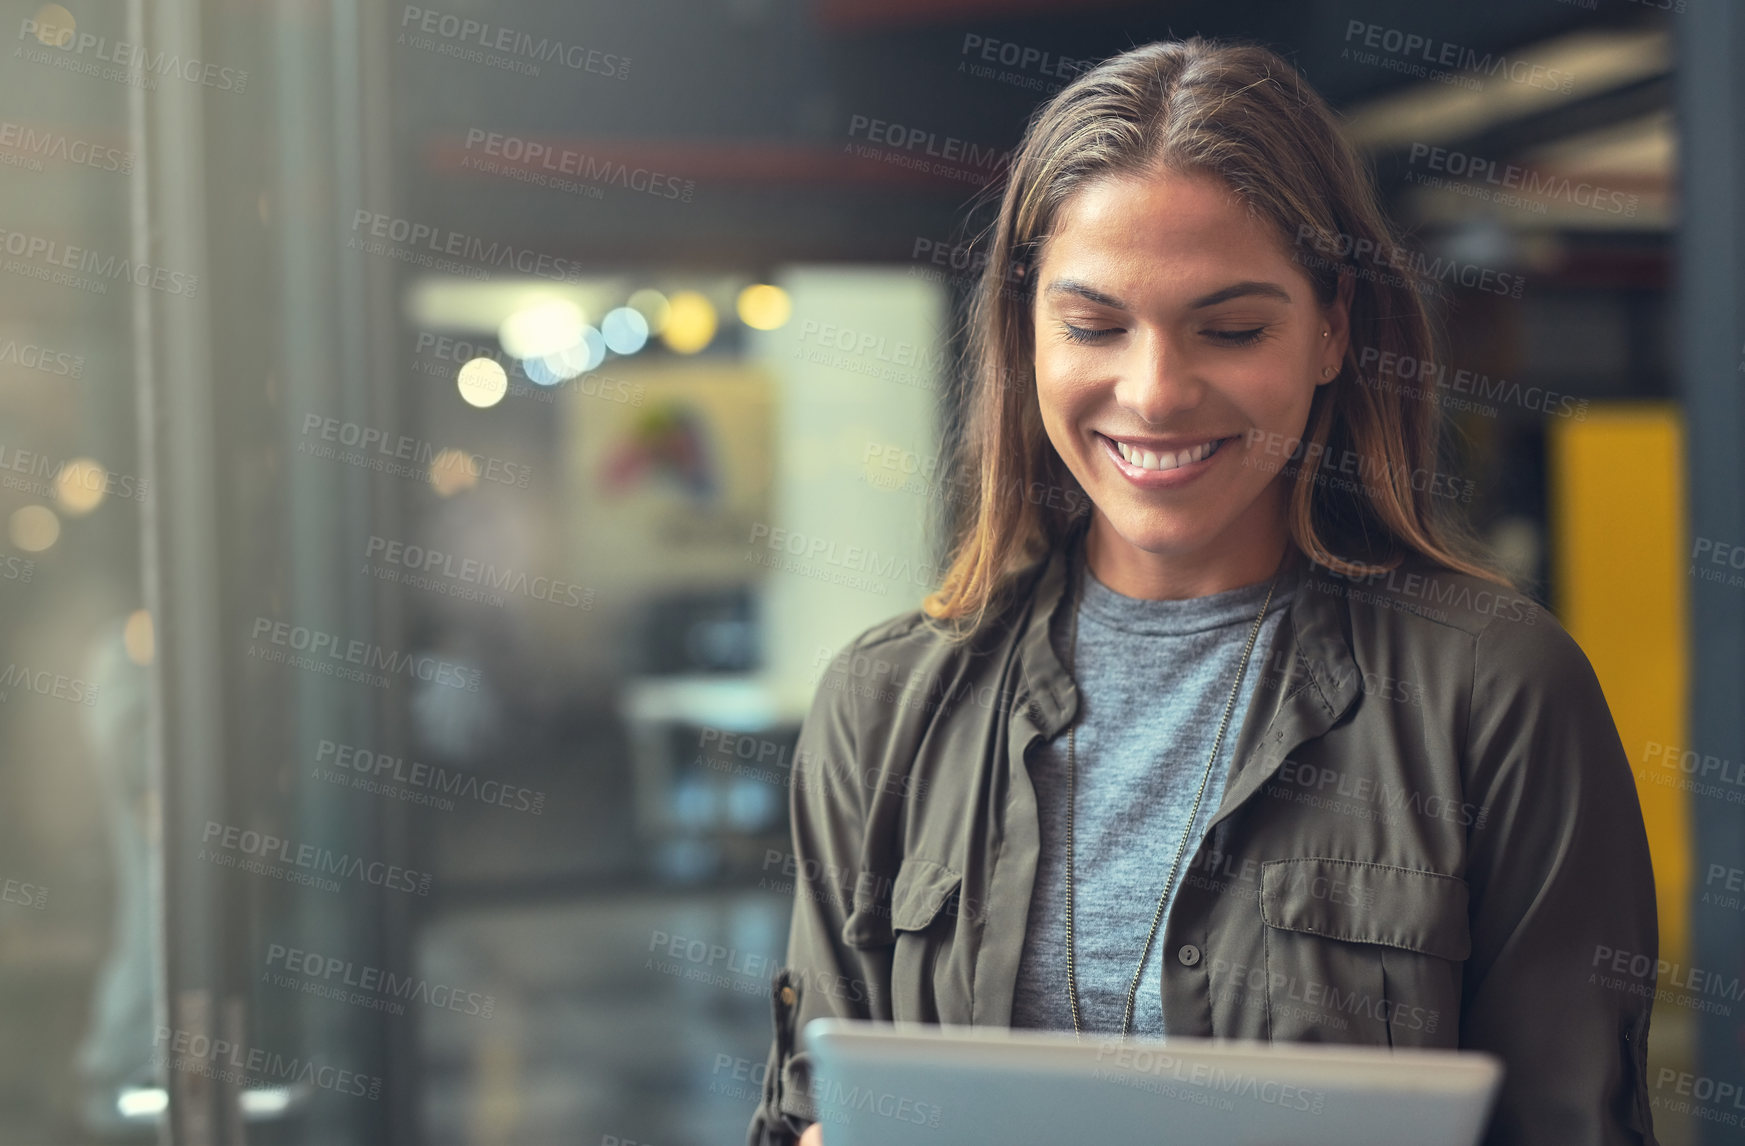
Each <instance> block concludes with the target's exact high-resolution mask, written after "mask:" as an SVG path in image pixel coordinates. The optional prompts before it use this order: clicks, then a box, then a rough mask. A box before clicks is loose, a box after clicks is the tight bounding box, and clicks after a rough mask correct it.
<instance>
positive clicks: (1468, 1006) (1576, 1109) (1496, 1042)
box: [1460, 611, 1659, 1146]
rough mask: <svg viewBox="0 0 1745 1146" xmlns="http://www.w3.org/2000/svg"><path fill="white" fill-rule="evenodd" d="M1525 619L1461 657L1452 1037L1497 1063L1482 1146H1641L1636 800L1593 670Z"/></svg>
mask: <svg viewBox="0 0 1745 1146" xmlns="http://www.w3.org/2000/svg"><path fill="white" fill-rule="evenodd" d="M1536 612H1537V618H1538V620H1537V623H1531V624H1530V623H1525V622H1523V621H1522V620H1519V619H1504V618H1502V617H1493V618H1492V620H1491V621H1490V622H1489V624H1488V625H1487V626H1486V627H1485V628H1484V629H1483V630H1482V631H1481V633H1480V635H1479V637H1478V639H1477V643H1476V650H1475V654H1474V664H1473V679H1472V687H1471V693H1470V697H1471V699H1470V708H1469V709H1468V714H1467V738H1466V746H1465V753H1466V757H1465V762H1464V763H1465V768H1466V777H1465V779H1466V782H1467V791H1468V799H1470V800H1472V801H1473V802H1474V803H1477V804H1478V805H1479V806H1480V808H1481V809H1482V812H1481V817H1480V818H1481V820H1482V823H1483V826H1482V827H1480V826H1477V825H1475V826H1474V827H1473V828H1472V829H1471V830H1470V835H1469V847H1468V865H1467V866H1468V870H1467V875H1466V878H1467V881H1468V883H1469V885H1470V888H1471V891H1472V902H1471V908H1470V911H1471V926H1472V953H1471V956H1470V958H1469V959H1468V961H1467V963H1466V967H1465V984H1464V992H1463V997H1462V1004H1461V1012H1462V1013H1461V1031H1460V1042H1461V1045H1462V1046H1463V1047H1466V1048H1472V1049H1478V1050H1485V1051H1489V1052H1491V1053H1493V1054H1495V1055H1497V1056H1498V1057H1500V1058H1501V1059H1502V1061H1503V1065H1504V1068H1505V1076H1504V1079H1503V1084H1502V1089H1501V1091H1500V1094H1499V1097H1498V1101H1497V1106H1496V1109H1495V1112H1494V1114H1493V1116H1492V1119H1491V1123H1490V1131H1489V1133H1488V1135H1487V1137H1486V1138H1485V1140H1484V1141H1485V1146H1536V1144H1539V1143H1546V1142H1559V1143H1567V1144H1569V1146H1657V1143H1656V1141H1655V1138H1654V1132H1653V1115H1652V1112H1651V1110H1650V1106H1649V1094H1648V1088H1647V1061H1646V1056H1647V1050H1648V1046H1647V1044H1648V1017H1649V1011H1650V1009H1651V1007H1652V1004H1653V996H1654V989H1655V966H1656V960H1657V959H1658V953H1659V931H1658V927H1657V923H1656V916H1655V898H1654V879H1653V872H1652V869H1651V866H1650V862H1649V853H1648V837H1647V832H1646V830H1645V829H1644V826H1643V821H1642V809H1641V804H1640V802H1639V801H1638V799H1637V795H1636V786H1635V780H1634V777H1633V776H1632V774H1631V771H1630V766H1629V760H1628V757H1627V755H1626V753H1625V751H1624V748H1623V744H1622V743H1621V741H1620V740H1619V737H1618V730H1617V726H1616V725H1615V724H1614V723H1613V720H1612V715H1611V710H1610V709H1609V708H1608V707H1607V705H1606V698H1605V695H1604V693H1603V692H1602V691H1601V689H1600V683H1599V680H1598V678H1597V677H1596V676H1595V675H1594V671H1593V666H1592V665H1591V664H1590V663H1589V661H1588V659H1587V656H1586V654H1584V653H1583V652H1582V651H1581V648H1580V646H1578V645H1577V644H1576V642H1575V640H1574V638H1572V637H1571V636H1570V635H1569V634H1568V633H1567V632H1566V631H1564V629H1563V627H1562V626H1561V625H1559V624H1558V623H1557V621H1556V620H1555V619H1554V618H1553V617H1551V615H1550V614H1549V613H1545V612H1542V611H1536ZM1618 968H1623V970H1622V971H1619V970H1618Z"/></svg>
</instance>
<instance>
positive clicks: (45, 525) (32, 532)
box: [6, 505, 61, 553]
mask: <svg viewBox="0 0 1745 1146" xmlns="http://www.w3.org/2000/svg"><path fill="white" fill-rule="evenodd" d="M6 532H7V533H8V535H10V536H11V538H12V544H14V545H16V546H18V548H20V549H22V550H24V551H25V552H26V553H41V552H42V551H43V550H44V549H47V548H48V547H49V546H51V545H53V544H54V543H55V542H56V541H58V540H59V539H60V536H61V519H60V518H58V517H56V516H55V511H54V510H52V509H50V508H49V507H48V506H46V505H26V506H23V507H21V508H19V509H15V510H13V511H12V516H11V518H9V519H8V520H7V522H6Z"/></svg>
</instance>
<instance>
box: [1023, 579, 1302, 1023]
mask: <svg viewBox="0 0 1745 1146" xmlns="http://www.w3.org/2000/svg"><path fill="white" fill-rule="evenodd" d="M1290 581H1291V579H1290V577H1289V576H1288V574H1287V575H1286V576H1284V577H1280V578H1279V581H1278V588H1277V590H1276V591H1275V592H1274V593H1273V597H1272V603H1271V605H1269V606H1268V608H1267V612H1266V620H1265V622H1264V623H1263V624H1262V626H1261V631H1260V634H1259V636H1257V637H1256V638H1255V642H1254V651H1253V652H1252V653H1251V654H1250V656H1249V660H1248V669H1247V672H1246V673H1245V674H1244V675H1243V679H1242V690H1241V692H1240V694H1239V695H1238V696H1237V699H1236V704H1235V707H1234V708H1233V709H1232V710H1231V713H1230V724H1229V726H1228V727H1227V728H1226V729H1225V731H1224V740H1223V743H1222V744H1220V745H1219V748H1218V759H1217V761H1216V762H1214V764H1213V766H1212V772H1211V776H1210V778H1209V779H1207V781H1206V790H1205V794H1204V796H1203V797H1202V799H1201V802H1200V808H1199V812H1198V814H1197V815H1196V816H1195V817H1194V835H1193V838H1192V839H1190V840H1189V842H1188V847H1187V850H1186V851H1185V852H1184V853H1183V855H1182V861H1181V866H1180V868H1179V869H1178V870H1177V872H1176V879H1175V886H1176V887H1179V886H1180V885H1181V882H1182V880H1183V879H1184V878H1185V877H1186V876H1187V873H1188V871H1189V869H1190V866H1191V865H1192V863H1193V858H1194V851H1195V849H1196V848H1197V847H1198V846H1199V843H1200V840H1201V838H1202V837H1203V836H1204V835H1205V831H1206V824H1207V822H1208V821H1210V820H1211V818H1212V815H1213V814H1214V813H1215V812H1216V811H1217V810H1218V802H1219V800H1221V799H1222V798H1223V794H1224V780H1225V774H1226V773H1227V772H1228V770H1229V761H1230V753H1231V750H1232V749H1233V748H1234V747H1235V745H1236V739H1237V736H1238V735H1239V734H1240V733H1241V731H1242V722H1243V719H1244V717H1245V715H1246V714H1247V711H1248V705H1249V702H1250V701H1251V700H1252V699H1253V697H1254V690H1255V687H1256V684H1257V682H1258V681H1259V679H1260V676H1261V673H1262V672H1263V671H1264V670H1265V668H1266V667H1267V665H1268V663H1269V660H1268V656H1269V652H1270V649H1271V643H1272V640H1273V637H1274V635H1275V634H1276V633H1277V631H1278V625H1279V622H1280V620H1281V619H1282V618H1283V617H1284V612H1285V609H1284V607H1285V605H1286V604H1288V603H1289V601H1290V597H1291V587H1290ZM1271 584H1272V578H1271V577H1270V576H1268V577H1267V578H1266V579H1265V580H1263V581H1259V582H1257V583H1255V584H1252V585H1243V586H1239V587H1237V588H1235V589H1231V590H1228V591H1226V592H1223V593H1214V594H1212V595H1211V596H1207V597H1191V598H1188V599H1186V600H1180V601H1148V600H1142V599H1140V598H1136V597H1126V596H1123V595H1121V594H1119V593H1117V592H1115V591H1114V590H1113V589H1110V588H1109V587H1108V586H1106V585H1104V584H1103V583H1102V582H1101V581H1098V580H1097V579H1096V577H1095V576H1094V575H1093V574H1092V573H1091V572H1090V570H1089V569H1085V570H1084V594H1083V599H1082V601H1081V603H1080V606H1079V617H1078V641H1077V644H1078V648H1077V652H1076V656H1075V655H1074V654H1073V652H1072V650H1070V649H1069V648H1068V643H1069V641H1070V639H1071V618H1070V617H1068V616H1067V615H1066V613H1067V611H1066V610H1064V609H1063V610H1061V613H1060V615H1059V616H1058V617H1056V623H1055V625H1054V627H1053V631H1052V632H1051V636H1052V638H1053V641H1054V647H1055V650H1056V651H1057V652H1058V653H1059V655H1060V658H1061V663H1062V664H1065V665H1069V666H1072V671H1073V679H1074V682H1075V683H1076V684H1077V685H1078V689H1079V715H1078V718H1077V721H1076V724H1077V728H1078V746H1077V749H1076V751H1075V759H1076V761H1077V765H1076V771H1077V774H1078V778H1077V789H1078V791H1077V797H1076V800H1075V804H1076V807H1077V815H1076V817H1075V819H1074V823H1073V933H1074V939H1075V942H1074V964H1075V967H1076V971H1077V975H1078V988H1079V1017H1080V1025H1081V1026H1082V1028H1083V1029H1084V1030H1085V1031H1087V1032H1089V1031H1098V1032H1110V1033H1113V1032H1119V1031H1120V1029H1121V1018H1122V1015H1123V1014H1124V1013H1125V1011H1126V1006H1127V991H1128V988H1129V987H1130V985H1131V984H1132V982H1133V972H1134V970H1135V968H1137V967H1138V965H1139V952H1140V950H1141V949H1142V948H1143V947H1144V945H1145V935H1146V932H1147V931H1148V930H1149V929H1150V927H1151V920H1152V916H1153V914H1154V913H1155V912H1156V910H1157V899H1158V897H1159V896H1160V895H1162V894H1163V888H1164V883H1165V881H1166V880H1167V879H1168V877H1169V867H1170V862H1171V861H1172V860H1173V859H1174V858H1175V852H1176V848H1177V847H1178V846H1179V845H1180V843H1181V838H1182V832H1183V831H1184V829H1185V828H1186V827H1187V818H1188V810H1189V809H1190V808H1191V807H1192V806H1193V802H1194V792H1195V791H1196V789H1198V787H1199V784H1200V777H1201V776H1203V775H1205V770H1206V757H1207V755H1208V754H1209V753H1210V752H1211V751H1212V741H1213V739H1214V738H1215V737H1216V736H1217V733H1218V721H1219V720H1220V719H1221V718H1222V717H1223V715H1224V706H1225V705H1226V704H1227V703H1228V702H1229V699H1230V687H1231V685H1232V684H1233V683H1234V682H1235V680H1236V669H1237V666H1238V664H1240V662H1241V660H1242V649H1243V646H1244V645H1245V644H1246V643H1247V640H1248V630H1249V629H1250V628H1251V627H1252V626H1253V624H1254V616H1255V614H1256V613H1258V612H1259V611H1260V603H1261V602H1262V601H1264V600H1265V599H1266V592H1267V589H1268V587H1269V586H1270V585H1271ZM1066 750H1067V732H1066V730H1065V729H1062V730H1061V732H1060V733H1059V735H1057V736H1055V737H1054V738H1053V739H1052V740H1050V741H1047V742H1046V743H1043V744H1039V745H1038V746H1037V748H1036V750H1035V751H1034V753H1033V755H1032V756H1031V758H1030V778H1031V781H1032V783H1033V785H1034V787H1035V789H1036V803H1037V815H1038V821H1039V823H1038V827H1039V830H1040V835H1041V853H1040V855H1039V856H1038V857H1037V861H1036V884H1035V888H1034V890H1033V892H1032V894H1031V899H1030V917H1029V922H1028V924H1027V926H1026V927H1025V932H1024V950H1023V954H1022V956H1021V957H1020V959H1019V964H1018V982H1017V993H1016V995H1015V997H1014V998H1013V1001H1012V1026H1014V1027H1041V1028H1051V1029H1062V1030H1071V1029H1072V1011H1071V1010H1070V1009H1069V1006H1068V1002H1067V977H1066V826H1067V823H1066V816H1067V773H1066ZM1170 899H1171V902H1173V901H1174V899H1175V891H1174V888H1172V889H1171V893H1170ZM1165 912H1166V914H1165V918H1164V920H1163V922H1162V923H1160V924H1159V925H1158V928H1157V936H1156V938H1154V939H1153V940H1152V945H1151V952H1150V954H1149V956H1148V958H1147V959H1146V967H1145V974H1144V976H1143V977H1142V978H1141V980H1140V983H1139V995H1138V998H1137V999H1136V1000H1135V1002H1134V1006H1133V1026H1132V1031H1133V1033H1135V1034H1145V1035H1161V1034H1163V1033H1165V1032H1164V1029H1163V1002H1162V979H1161V975H1162V968H1163V962H1162V961H1163V957H1164V950H1163V935H1164V932H1165V930H1166V929H1167V927H1168V915H1167V912H1168V906H1167V905H1166V907H1165Z"/></svg>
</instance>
